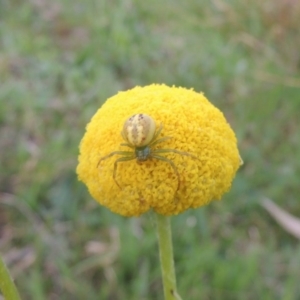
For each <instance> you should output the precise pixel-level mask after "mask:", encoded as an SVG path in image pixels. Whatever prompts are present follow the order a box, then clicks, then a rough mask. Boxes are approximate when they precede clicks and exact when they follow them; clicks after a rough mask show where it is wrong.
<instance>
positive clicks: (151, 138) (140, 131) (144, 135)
mask: <svg viewBox="0 0 300 300" xmlns="http://www.w3.org/2000/svg"><path fill="white" fill-rule="evenodd" d="M162 129H163V125H162V124H161V125H160V126H159V128H158V130H156V125H155V121H154V120H153V119H152V118H151V117H150V116H148V115H146V114H136V115H133V116H131V117H130V118H128V119H127V120H126V121H125V123H124V126H123V130H122V131H121V135H122V137H123V139H124V140H125V142H126V143H122V144H121V146H126V147H129V148H131V149H133V150H134V151H113V152H111V153H110V154H108V155H106V156H104V157H102V158H100V160H99V162H98V166H99V164H100V163H101V162H102V161H103V160H105V159H107V158H109V157H111V156H113V155H122V156H121V157H119V158H118V159H117V160H116V161H115V162H114V172H113V179H114V181H115V182H116V184H117V185H118V187H119V188H121V187H120V185H119V183H118V182H117V180H116V173H117V165H118V163H119V162H122V161H128V160H133V159H136V160H137V162H138V163H141V162H143V161H146V160H148V159H151V158H156V159H159V160H162V161H165V162H167V163H169V164H170V165H171V167H172V168H173V170H174V172H175V173H176V176H177V179H178V185H177V190H178V189H179V187H180V176H179V173H178V170H177V168H176V166H175V164H174V162H173V161H172V160H170V159H168V158H166V157H165V156H161V155H160V154H161V153H168V152H172V153H177V154H181V155H187V156H192V157H194V156H193V155H191V154H189V153H187V152H182V151H179V150H176V149H153V146H155V145H156V144H158V143H162V142H164V141H166V140H168V139H171V137H170V136H165V137H161V138H158V136H159V135H160V133H161V131H162ZM177 190H176V191H177Z"/></svg>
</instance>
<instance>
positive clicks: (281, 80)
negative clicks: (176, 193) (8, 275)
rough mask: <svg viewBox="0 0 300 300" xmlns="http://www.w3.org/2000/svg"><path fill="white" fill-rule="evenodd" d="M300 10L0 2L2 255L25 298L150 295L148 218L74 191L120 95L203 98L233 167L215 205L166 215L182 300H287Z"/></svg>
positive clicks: (227, 4)
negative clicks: (174, 90)
mask: <svg viewBox="0 0 300 300" xmlns="http://www.w3.org/2000/svg"><path fill="white" fill-rule="evenodd" d="M299 28H300V2H299V1H296V0H279V1H273V0H265V1H259V0H254V1H250V2H249V1H243V0H212V1H208V0H203V1H197V0H188V1H178V0H176V1H159V0H152V1H151V2H149V1H138V0H111V1H104V0H98V1H95V0H85V1H79V0H72V1H71V0H60V1H58V0H53V1H46V0H28V1H21V0H0V101H1V102H0V103H1V107H0V125H1V127H0V157H1V158H0V159H1V161H0V165H1V166H0V252H1V254H2V256H3V257H4V258H5V261H6V262H7V264H8V266H9V268H10V270H11V272H12V274H13V276H14V278H15V279H16V283H17V286H18V288H19V290H20V292H21V294H22V297H23V299H30V300H32V299H34V300H35V299H37V300H42V299H50V300H56V299H67V300H68V299H75V300H77V299H87V300H94V299H95V300H98V299H109V300H119V299H130V300H131V299H133V300H135V299H138V300H152V299H153V300H154V299H162V285H161V277H160V266H159V263H158V260H159V257H158V250H157V243H156V235H155V227H154V224H153V221H152V219H151V217H150V215H149V214H146V215H144V216H142V217H141V218H130V219H129V218H123V217H121V216H118V215H114V214H113V213H111V212H110V211H108V210H107V209H106V208H103V207H100V206H99V205H98V204H97V203H96V201H94V200H93V199H92V198H91V196H90V195H89V194H88V192H87V189H86V187H85V186H84V185H83V184H82V183H81V182H78V181H77V177H76V174H75V169H76V165H77V155H78V145H79V142H80V140H81V138H82V136H83V134H84V131H85V126H86V124H87V123H88V121H89V120H90V118H91V117H92V115H93V114H94V113H95V112H96V110H97V109H98V108H99V107H100V106H101V105H102V104H103V103H104V101H105V100H106V99H107V98H108V97H110V96H112V95H114V94H115V93H117V92H118V91H120V90H127V89H129V88H132V87H134V86H136V85H147V84H151V83H165V84H168V85H177V86H184V87H187V88H194V89H195V90H196V91H199V92H200V91H203V92H204V93H205V95H206V96H207V97H208V99H210V101H211V102H212V103H213V104H214V105H215V106H217V107H218V108H219V109H221V110H222V111H223V112H224V114H225V116H226V118H227V119H228V121H229V123H230V124H231V126H232V128H233V129H234V130H235V132H236V134H237V137H238V140H239V149H240V152H241V156H242V157H243V160H244V166H243V167H242V168H241V169H240V170H239V172H238V174H237V177H236V178H235V180H234V183H233V186H232V189H231V191H230V192H229V193H227V194H226V195H225V197H224V198H223V200H222V201H216V202H212V203H211V204H210V205H209V206H207V207H203V208H200V209H197V210H190V211H188V212H185V213H183V214H181V215H179V216H177V217H174V218H173V219H172V226H173V242H174V251H175V260H176V267H177V270H176V271H177V280H178V287H179V292H180V294H181V296H182V298H183V299H191V300H193V299H197V300H198V299H206V300H208V299H214V300H215V299H220V300H223V299H229V300H234V299H253V300H254V299H255V300H256V299H264V300H268V299H270V300H274V299H285V300H289V299H290V300H295V299H300V286H299V282H300V271H299V270H300V243H299V239H297V238H296V237H294V236H292V235H290V234H289V233H288V232H286V231H285V230H284V229H283V228H282V227H281V226H280V225H278V224H277V223H276V222H275V221H274V219H273V218H272V217H271V216H270V215H269V214H268V212H266V210H265V209H264V208H263V207H262V206H261V205H260V204H261V201H262V199H263V198H264V197H268V198H270V199H272V200H273V201H274V202H275V203H277V204H278V205H280V206H281V207H282V208H283V209H285V210H286V211H289V212H290V213H292V214H293V215H295V216H298V217H299V216H300V204H299V190H300V189H299V186H300V185H299V178H300V147H299V146H300V138H299V122H300V72H299V71H300V51H299V49H300V32H299Z"/></svg>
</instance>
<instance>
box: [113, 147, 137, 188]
mask: <svg viewBox="0 0 300 300" xmlns="http://www.w3.org/2000/svg"><path fill="white" fill-rule="evenodd" d="M130 153H131V156H124V157H120V158H118V159H117V160H116V161H115V163H114V172H113V180H114V181H115V183H116V185H117V186H118V187H119V188H120V190H121V186H120V185H119V183H118V181H117V179H116V175H117V167H118V163H119V162H121V161H128V160H133V159H135V155H134V154H133V153H132V152H130Z"/></svg>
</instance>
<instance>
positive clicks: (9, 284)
mask: <svg viewBox="0 0 300 300" xmlns="http://www.w3.org/2000/svg"><path fill="white" fill-rule="evenodd" d="M0 291H2V293H3V296H4V299H6V300H20V299H21V298H20V296H19V293H18V290H17V288H16V286H15V284H14V282H13V280H12V278H11V276H10V274H9V272H8V270H7V268H6V266H5V263H4V261H3V260H2V257H1V256H0Z"/></svg>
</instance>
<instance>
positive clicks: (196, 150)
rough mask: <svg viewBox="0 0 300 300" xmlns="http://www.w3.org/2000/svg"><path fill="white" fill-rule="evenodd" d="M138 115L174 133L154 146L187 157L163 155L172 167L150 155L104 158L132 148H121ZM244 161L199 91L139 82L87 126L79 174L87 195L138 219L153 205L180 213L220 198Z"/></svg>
mask: <svg viewBox="0 0 300 300" xmlns="http://www.w3.org/2000/svg"><path fill="white" fill-rule="evenodd" d="M134 114H147V115H149V116H151V117H152V119H153V120H154V121H155V125H156V128H159V127H160V125H161V124H162V125H163V129H162V131H161V133H160V137H167V136H168V137H171V138H170V139H166V140H165V141H163V142H161V143H158V144H156V145H154V146H153V148H155V149H160V148H161V149H176V150H178V151H181V152H185V153H188V154H190V155H181V154H178V153H174V152H166V153H163V156H165V157H166V158H168V159H169V160H171V161H173V163H174V165H175V166H176V169H177V170H178V174H179V176H180V177H179V178H180V186H179V187H178V177H177V175H176V172H174V169H173V168H172V166H171V165H170V164H169V163H168V162H166V161H162V160H159V159H155V158H151V159H147V160H146V161H144V162H141V163H138V162H137V161H136V160H134V159H133V160H128V161H122V162H120V163H118V167H117V171H116V180H117V182H118V184H119V186H118V184H116V181H115V180H114V178H113V172H114V162H115V161H116V159H117V158H119V157H120V155H112V156H111V157H109V158H107V159H105V160H103V161H101V163H99V161H100V159H101V158H102V157H104V156H106V155H108V154H110V153H111V152H113V151H134V149H130V148H128V147H125V146H124V145H121V144H122V143H125V142H126V141H124V136H122V135H121V131H122V129H123V126H124V123H125V122H126V120H128V118H129V117H131V116H132V115H134ZM240 165H241V158H240V155H239V151H238V148H237V140H236V137H235V134H234V132H233V131H232V129H231V127H230V126H229V124H228V123H227V121H226V119H225V118H224V116H223V114H222V112H220V110H218V109H217V108H216V107H215V106H213V105H212V104H211V103H210V102H209V101H208V100H207V99H206V98H205V96H204V95H203V94H202V93H197V92H195V91H193V90H188V89H185V88H181V87H168V86H166V85H159V84H152V85H149V86H145V87H135V88H133V89H131V90H128V91H125V92H119V93H118V94H117V95H115V96H113V97H111V98H109V99H108V100H107V101H106V102H105V104H104V105H103V106H102V107H101V108H100V109H99V110H98V111H97V112H96V114H95V115H94V116H93V118H92V120H91V121H90V123H89V124H88V125H87V128H86V133H85V135H84V137H83V139H82V141H81V144H80V155H79V164H78V167H77V174H78V177H79V180H81V181H83V182H84V183H85V184H86V185H87V187H88V189H89V192H90V194H91V195H92V196H93V197H94V198H95V199H96V200H97V201H98V202H99V203H100V204H102V205H103V206H106V207H107V208H109V209H110V210H111V211H113V212H115V213H118V214H121V215H124V216H138V215H140V214H142V213H144V212H147V211H148V210H149V209H153V210H154V211H156V212H157V213H159V214H162V215H175V214H178V213H180V212H182V211H185V210H187V209H189V208H197V207H200V206H203V205H205V204H208V203H209V202H210V201H211V200H215V199H220V198H221V197H222V195H223V194H224V193H225V192H227V191H228V190H229V188H230V187H231V183H232V180H233V178H234V176H235V173H236V171H237V170H238V168H239V166H240Z"/></svg>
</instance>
